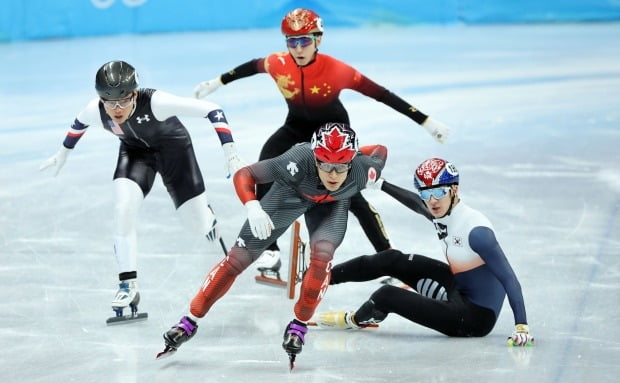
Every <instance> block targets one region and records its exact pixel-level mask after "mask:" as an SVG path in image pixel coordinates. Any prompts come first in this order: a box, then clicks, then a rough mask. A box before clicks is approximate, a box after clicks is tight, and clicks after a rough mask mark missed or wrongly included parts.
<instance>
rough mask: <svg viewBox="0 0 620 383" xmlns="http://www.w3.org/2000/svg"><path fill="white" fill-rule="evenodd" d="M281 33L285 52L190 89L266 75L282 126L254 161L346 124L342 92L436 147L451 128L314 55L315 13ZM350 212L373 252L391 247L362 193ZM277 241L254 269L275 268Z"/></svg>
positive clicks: (294, 18) (288, 20)
mask: <svg viewBox="0 0 620 383" xmlns="http://www.w3.org/2000/svg"><path fill="white" fill-rule="evenodd" d="M281 32H282V34H283V35H284V37H285V41H286V46H287V51H286V52H276V53H272V54H270V55H268V56H266V57H263V58H258V59H253V60H250V61H248V62H246V63H243V64H241V65H239V66H237V67H236V68H234V69H232V70H230V71H228V72H226V73H223V74H222V75H221V76H218V77H217V78H215V79H212V80H209V81H204V82H202V83H200V84H199V85H198V86H197V87H196V91H195V92H196V93H195V95H196V97H204V96H206V95H208V94H210V93H212V92H214V91H215V90H217V89H218V88H220V87H221V86H222V85H228V84H230V83H231V82H233V81H237V80H240V79H243V78H246V77H249V76H254V75H256V74H263V73H265V74H268V75H269V76H271V78H272V79H273V81H274V82H275V84H276V86H277V87H278V90H279V91H280V93H281V94H282V96H283V97H284V100H285V101H286V105H287V107H288V114H287V116H286V120H285V121H284V125H282V127H280V128H279V129H277V130H276V131H275V132H274V133H273V134H272V135H271V137H269V138H268V139H267V141H266V142H265V144H264V146H263V148H262V150H261V152H260V156H259V160H264V159H267V158H273V157H276V156H278V155H280V154H282V153H284V152H285V151H286V150H288V149H289V148H290V147H291V146H293V145H295V144H297V143H300V142H309V141H310V138H311V137H312V134H313V133H314V131H315V130H316V129H317V128H318V127H319V126H321V125H322V124H325V123H328V122H342V123H347V124H349V123H350V122H349V114H348V112H347V110H346V109H345V107H344V105H343V104H342V102H341V101H340V93H341V92H342V91H343V90H352V91H355V92H358V93H359V94H362V95H364V96H367V97H370V98H372V99H374V100H376V101H378V102H381V103H383V104H385V105H387V106H389V107H390V108H392V109H393V110H395V111H396V112H399V113H401V114H403V115H404V116H405V117H407V118H408V119H410V120H412V121H413V122H415V123H416V124H417V125H420V126H422V127H423V128H425V130H426V131H427V132H428V133H429V134H430V135H431V136H432V137H433V138H435V139H436V140H437V141H439V142H441V143H443V142H444V141H445V140H446V139H447V137H448V135H449V132H450V130H449V129H448V127H447V126H445V125H444V124H443V123H441V122H440V121H438V120H436V119H434V118H431V117H429V116H427V115H426V114H424V113H422V112H421V111H419V110H418V109H417V108H415V107H414V106H412V105H411V104H410V103H409V102H407V101H405V100H404V99H402V98H400V97H399V96H397V95H396V94H394V93H393V92H391V91H389V90H388V89H386V88H385V87H383V86H381V85H379V84H377V83H375V82H374V81H373V80H371V79H370V78H368V77H367V76H365V75H364V74H362V73H361V72H359V71H358V70H357V69H355V68H353V67H352V66H350V65H348V64H347V63H345V62H342V61H340V60H338V59H335V58H333V57H332V56H329V55H326V54H322V53H319V51H318V50H319V46H320V45H321V42H322V40H323V33H324V29H323V20H322V19H321V18H320V17H319V15H318V14H317V13H315V12H313V11H312V10H309V9H304V8H297V9H294V10H292V11H290V12H288V13H287V14H286V15H285V16H284V18H283V19H282V23H281ZM409 133H410V131H409V130H404V131H403V134H405V135H408V134H409ZM269 187H270V183H265V184H261V185H258V186H257V195H258V198H259V199H260V198H262V196H263V195H265V193H267V191H268V190H269ZM349 209H350V211H351V212H352V213H353V214H354V215H355V216H356V217H357V219H358V220H359V222H360V225H361V226H362V229H363V230H364V233H365V234H366V236H367V237H368V239H369V240H370V242H371V243H372V245H373V247H374V248H375V250H376V251H377V252H379V251H382V250H386V249H389V248H390V247H391V246H390V241H389V239H388V235H387V233H386V231H385V228H384V227H383V222H382V221H381V217H380V216H379V214H378V213H377V211H376V210H375V209H374V208H373V207H372V206H371V205H370V203H369V202H368V201H366V199H365V198H364V197H363V196H362V195H361V194H356V195H354V196H353V197H352V198H351V204H350V207H349ZM277 238H278V237H277V236H272V238H271V241H272V242H273V243H272V244H270V246H269V247H268V248H267V249H266V250H265V252H264V254H263V255H262V256H261V258H260V259H259V260H258V261H257V262H256V266H257V268H258V269H259V270H262V269H270V268H271V269H274V270H277V269H278V268H279V265H280V255H279V248H278V246H277V243H276V242H275V241H276V240H277Z"/></svg>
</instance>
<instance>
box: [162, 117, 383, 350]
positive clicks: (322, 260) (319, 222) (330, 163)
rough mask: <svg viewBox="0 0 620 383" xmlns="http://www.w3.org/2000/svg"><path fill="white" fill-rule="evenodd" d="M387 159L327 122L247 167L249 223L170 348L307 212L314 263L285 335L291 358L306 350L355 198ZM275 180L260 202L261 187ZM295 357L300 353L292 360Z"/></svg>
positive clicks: (243, 193) (172, 333)
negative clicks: (307, 140) (312, 321)
mask: <svg viewBox="0 0 620 383" xmlns="http://www.w3.org/2000/svg"><path fill="white" fill-rule="evenodd" d="M386 158H387V148H386V147H384V146H381V145H372V146H365V147H362V148H359V150H358V147H357V139H356V137H355V133H354V132H353V131H352V130H351V129H350V128H349V127H348V125H347V124H344V123H328V124H324V125H322V126H321V127H320V128H319V129H318V130H317V131H316V132H315V134H314V136H313V138H312V141H311V143H302V144H299V145H296V146H293V147H292V148H291V149H289V150H288V151H286V152H285V153H284V154H282V155H280V156H278V157H274V158H271V159H267V160H263V161H259V162H257V163H255V164H253V165H250V166H248V167H245V168H242V169H241V170H239V171H238V172H237V174H236V175H235V177H234V183H235V189H236V191H237V195H238V196H239V199H240V200H241V202H242V203H243V204H244V205H245V206H246V208H247V211H248V220H247V221H246V222H245V224H244V225H243V227H242V228H241V232H240V233H239V236H238V238H237V241H236V243H235V245H234V246H233V248H232V249H231V250H230V252H229V253H228V255H227V256H226V257H225V258H224V259H223V260H222V261H221V262H220V263H218V264H217V265H216V266H215V267H214V268H213V269H212V270H211V271H210V272H209V273H208V275H207V278H206V280H205V282H204V283H203V285H202V287H201V288H200V290H199V291H198V293H197V294H196V296H195V297H194V299H193V300H192V302H191V305H190V310H189V314H188V315H187V316H184V317H183V318H181V321H180V322H179V323H178V324H176V325H174V326H173V327H172V329H171V330H169V331H168V332H167V333H166V334H164V339H165V341H166V349H167V350H168V351H174V350H176V349H177V348H178V347H179V346H180V345H181V344H182V343H183V342H185V341H187V340H188V339H190V338H191V337H192V336H193V335H194V334H195V332H196V328H197V325H196V321H197V320H198V319H199V318H202V317H204V316H205V314H206V313H207V312H208V311H209V309H210V308H211V306H212V305H213V304H214V303H215V302H216V301H217V300H218V299H219V298H221V297H222V296H223V295H224V294H225V293H226V292H227V291H228V289H229V288H230V287H231V286H232V284H233V282H234V281H235V278H236V277H237V275H239V274H240V273H241V272H242V271H243V270H245V269H246V268H247V267H248V266H250V264H251V263H252V262H254V261H255V260H256V259H257V258H258V257H259V256H260V254H261V253H262V251H263V250H264V249H265V248H266V247H267V246H269V245H270V244H271V243H272V241H273V238H274V237H275V238H277V237H278V236H280V235H281V234H282V233H284V232H285V231H286V230H287V229H288V228H289V226H290V225H291V224H292V223H293V222H294V221H295V219H297V218H298V217H299V216H301V215H304V218H305V222H306V226H307V228H308V233H309V243H310V264H309V266H308V270H307V272H306V273H305V276H304V278H303V281H302V285H301V293H300V297H299V299H298V301H297V302H296V304H295V308H294V313H295V319H294V320H293V321H291V322H290V323H289V325H288V326H287V328H286V330H285V334H284V343H283V347H284V349H285V350H286V352H287V353H289V354H290V355H296V354H298V353H299V352H301V348H302V345H303V343H304V334H305V333H306V331H307V327H306V322H307V321H308V320H309V319H310V318H311V317H312V315H313V314H314V311H315V309H316V307H317V306H318V304H319V302H320V301H321V299H322V297H323V295H324V294H325V291H326V290H327V287H328V285H329V270H330V268H331V261H332V258H333V256H334V252H335V250H336V248H337V247H338V246H339V245H340V243H341V242H342V240H343V237H344V234H345V231H346V227H347V217H348V210H349V204H350V198H351V197H352V196H354V195H355V194H357V193H358V192H359V191H360V190H362V189H364V188H366V186H367V185H368V184H370V183H373V182H375V181H376V180H377V177H378V176H379V175H380V173H381V170H382V169H383V166H384V163H385V160H386ZM266 182H273V186H272V187H271V188H270V189H269V192H268V193H267V194H266V195H265V196H264V197H263V198H262V199H261V200H260V201H259V200H257V199H256V191H255V186H256V184H260V183H266ZM293 359H294V357H293Z"/></svg>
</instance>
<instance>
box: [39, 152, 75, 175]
mask: <svg viewBox="0 0 620 383" xmlns="http://www.w3.org/2000/svg"><path fill="white" fill-rule="evenodd" d="M71 150H72V149H67V148H65V147H64V145H63V146H61V147H60V149H59V150H58V151H57V152H56V154H54V155H53V156H51V157H50V158H48V159H47V160H45V161H43V162H42V163H41V166H40V167H39V170H45V169H47V168H50V167H53V168H54V173H53V174H54V177H56V176H57V175H58V173H59V172H60V169H62V167H63V166H64V164H65V161H67V156H68V155H69V153H70V152H71Z"/></svg>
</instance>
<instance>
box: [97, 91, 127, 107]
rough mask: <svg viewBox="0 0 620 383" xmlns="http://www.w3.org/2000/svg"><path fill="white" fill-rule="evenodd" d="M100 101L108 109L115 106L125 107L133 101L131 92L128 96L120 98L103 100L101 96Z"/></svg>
mask: <svg viewBox="0 0 620 383" xmlns="http://www.w3.org/2000/svg"><path fill="white" fill-rule="evenodd" d="M101 101H102V102H103V106H105V107H106V108H108V109H116V107H117V106H118V107H119V108H121V109H125V108H127V107H128V106H129V105H131V103H132V101H133V94H132V95H131V96H129V97H125V98H121V99H120V100H104V99H103V98H102V99H101Z"/></svg>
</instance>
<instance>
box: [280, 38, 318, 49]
mask: <svg viewBox="0 0 620 383" xmlns="http://www.w3.org/2000/svg"><path fill="white" fill-rule="evenodd" d="M314 40H316V36H315V35H303V36H288V37H287V38H286V46H287V47H289V48H296V47H297V46H298V45H299V46H300V47H302V48H305V47H307V46H308V45H310V44H312V43H313V42H314Z"/></svg>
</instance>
